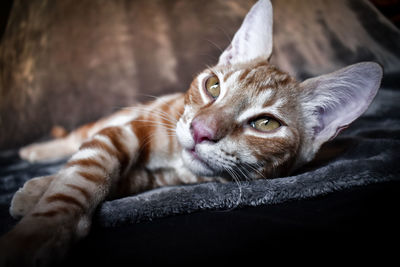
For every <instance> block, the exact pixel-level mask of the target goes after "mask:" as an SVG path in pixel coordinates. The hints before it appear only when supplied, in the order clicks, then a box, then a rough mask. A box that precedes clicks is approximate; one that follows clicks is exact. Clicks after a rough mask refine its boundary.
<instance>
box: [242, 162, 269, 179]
mask: <svg viewBox="0 0 400 267" xmlns="http://www.w3.org/2000/svg"><path fill="white" fill-rule="evenodd" d="M243 163H244V164H246V165H247V166H248V167H249V168H251V169H252V170H254V171H255V172H257V173H258V174H259V175H261V177H262V178H263V179H266V177H265V176H264V174H262V173H261V172H260V171H259V170H258V169H257V168H255V167H254V166H252V165H251V164H250V163H247V162H243ZM258 167H259V168H260V167H261V166H258Z"/></svg>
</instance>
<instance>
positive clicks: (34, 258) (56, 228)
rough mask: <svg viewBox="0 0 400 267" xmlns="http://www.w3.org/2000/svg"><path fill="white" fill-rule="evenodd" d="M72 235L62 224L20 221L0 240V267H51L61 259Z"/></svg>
mask: <svg viewBox="0 0 400 267" xmlns="http://www.w3.org/2000/svg"><path fill="white" fill-rule="evenodd" d="M72 237H73V235H71V231H70V229H68V228H66V227H64V226H63V225H62V224H54V225H49V224H47V223H45V222H41V221H40V220H36V221H29V220H25V221H24V220H22V221H21V222H20V223H19V224H17V226H16V227H15V228H14V229H13V230H11V231H10V232H8V233H7V234H5V235H4V236H3V237H1V238H0V266H1V267H5V266H7V267H14V266H22V267H23V266H29V267H30V266H35V267H36V266H50V265H52V264H55V263H57V262H59V261H60V260H62V259H63V258H64V257H65V255H66V252H67V251H68V248H69V246H70V243H71V241H72Z"/></svg>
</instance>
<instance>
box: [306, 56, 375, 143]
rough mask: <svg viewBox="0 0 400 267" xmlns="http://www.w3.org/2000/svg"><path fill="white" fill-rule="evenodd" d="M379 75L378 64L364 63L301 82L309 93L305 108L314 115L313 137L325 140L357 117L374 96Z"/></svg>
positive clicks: (321, 141) (320, 140)
mask: <svg viewBox="0 0 400 267" xmlns="http://www.w3.org/2000/svg"><path fill="white" fill-rule="evenodd" d="M381 78H382V68H381V67H380V66H379V65H378V64H376V63H373V62H364V63H359V64H355V65H352V66H349V67H347V68H344V69H341V70H339V71H336V72H334V73H331V74H328V75H323V76H320V77H316V78H312V79H309V80H307V81H305V82H303V83H302V86H304V87H305V90H307V91H308V94H309V95H308V97H307V98H308V99H307V100H306V101H307V102H308V103H307V104H306V105H305V106H306V109H308V112H311V114H312V115H313V116H314V118H315V117H316V123H315V125H313V126H312V129H313V133H314V137H315V139H316V140H319V143H323V142H325V141H328V140H330V139H332V138H334V137H335V136H336V135H337V134H338V133H339V132H340V131H341V130H343V129H345V128H347V127H348V125H349V124H350V123H352V122H353V121H354V120H355V119H357V118H358V117H359V116H361V115H362V114H363V113H364V112H365V110H366V109H367V108H368V106H369V105H370V103H371V102H372V100H373V98H374V97H375V95H376V93H377V91H378V89H379V85H380V81H381ZM306 112H307V111H306Z"/></svg>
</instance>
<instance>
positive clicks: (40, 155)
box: [19, 109, 135, 162]
mask: <svg viewBox="0 0 400 267" xmlns="http://www.w3.org/2000/svg"><path fill="white" fill-rule="evenodd" d="M134 115H135V114H134V113H132V112H131V111H130V110H129V109H124V110H120V111H118V112H115V113H114V114H112V115H110V116H108V117H105V118H103V119H100V120H98V121H96V122H93V123H88V124H85V125H83V126H81V127H79V128H77V129H76V130H74V131H72V132H71V133H69V134H68V135H67V136H65V137H62V138H58V139H53V140H50V141H47V142H41V143H33V144H31V145H28V146H25V147H22V148H21V149H20V150H19V156H20V157H21V158H22V159H25V160H27V161H29V162H42V161H49V160H57V159H62V158H66V157H69V156H71V155H72V154H74V153H75V152H76V151H78V149H79V146H80V145H81V144H82V143H83V142H84V141H85V140H87V139H88V138H90V137H92V136H93V135H94V134H95V133H97V132H99V131H100V130H101V129H104V128H106V127H110V126H115V125H122V124H124V123H126V122H128V121H130V120H131V119H132V118H133V117H134Z"/></svg>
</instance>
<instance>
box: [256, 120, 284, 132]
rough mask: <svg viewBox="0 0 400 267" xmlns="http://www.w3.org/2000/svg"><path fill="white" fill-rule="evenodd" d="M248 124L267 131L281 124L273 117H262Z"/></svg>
mask: <svg viewBox="0 0 400 267" xmlns="http://www.w3.org/2000/svg"><path fill="white" fill-rule="evenodd" d="M250 126H251V127H253V128H254V129H257V130H259V131H262V132H268V131H272V130H275V129H277V128H279V127H280V126H281V124H280V123H279V122H278V121H277V120H275V119H273V118H270V117H262V118H258V119H256V120H254V121H252V122H250Z"/></svg>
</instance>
